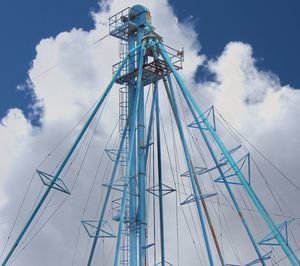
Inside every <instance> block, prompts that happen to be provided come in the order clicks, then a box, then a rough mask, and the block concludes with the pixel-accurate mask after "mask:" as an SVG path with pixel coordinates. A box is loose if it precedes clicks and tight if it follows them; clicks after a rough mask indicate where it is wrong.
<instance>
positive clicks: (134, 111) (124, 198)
mask: <svg viewBox="0 0 300 266" xmlns="http://www.w3.org/2000/svg"><path fill="white" fill-rule="evenodd" d="M144 46H145V44H144V43H142V45H141V46H140V47H141V49H140V54H139V56H140V59H141V60H139V66H138V80H137V87H136V88H137V90H136V95H135V99H134V105H133V108H132V115H131V117H130V121H129V126H130V128H135V127H136V116H137V112H138V106H139V98H140V91H141V86H142V74H143V60H142V59H143V57H144ZM134 136H135V135H134V134H132V135H130V139H129V144H130V145H129V150H128V158H127V167H126V174H125V177H124V190H123V195H122V203H121V211H120V221H119V226H118V234H117V243H116V250H115V258H114V266H117V265H118V263H119V257H120V245H121V238H122V228H123V223H124V216H125V207H126V201H127V190H128V179H129V176H130V168H131V160H132V155H133V152H134V149H133V148H134V147H133V139H134Z"/></svg>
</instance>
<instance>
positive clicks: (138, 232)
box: [2, 5, 300, 266]
mask: <svg viewBox="0 0 300 266" xmlns="http://www.w3.org/2000/svg"><path fill="white" fill-rule="evenodd" d="M109 27H110V35H111V36H114V37H116V38H118V39H120V41H121V47H122V52H121V61H120V62H119V63H117V64H115V65H114V66H113V78H112V80H111V82H110V83H109V85H108V86H107V88H106V89H105V91H104V93H103V95H102V97H101V98H100V100H99V101H98V103H97V105H96V106H95V109H94V110H93V112H92V114H91V115H90V117H89V119H88V120H87V122H86V124H85V125H84V126H83V128H82V130H81V132H80V134H79V136H78V137H77V139H76V141H75V142H74V144H73V146H72V147H71V149H70V150H69V152H68V153H67V155H66V157H65V158H64V160H63V162H62V164H61V165H60V167H59V168H58V169H57V171H56V173H55V174H54V175H50V174H47V173H45V172H42V171H40V170H38V174H39V176H40V177H41V179H42V181H43V183H44V184H45V185H46V186H48V188H47V190H46V191H45V193H44V194H43V196H42V197H41V199H40V201H39V202H38V204H37V205H36V207H35V209H34V210H33V212H32V213H31V216H30V217H29V219H28V221H27V223H26V224H25V226H24V228H23V230H22V231H21V232H20V234H19V235H18V237H17V239H16V240H15V242H14V244H13V245H12V247H11V249H10V251H9V252H8V254H7V256H6V257H5V259H4V261H3V262H2V265H3V266H4V265H7V263H8V262H9V260H10V258H11V256H12V255H13V253H14V251H15V249H16V248H17V247H18V245H19V243H20V241H21V240H22V238H23V237H24V235H25V234H26V232H27V230H28V228H29V227H30V226H31V224H32V222H33V220H34V219H35V217H36V215H37V214H38V213H39V211H40V208H41V206H42V205H43V204H44V202H45V200H46V198H47V196H48V195H49V192H50V191H51V190H52V189H57V190H59V191H61V192H64V193H70V192H69V190H68V189H67V187H66V186H65V184H64V182H63V180H62V179H61V173H62V171H63V169H64V167H65V166H66V164H67V162H68V161H69V159H70V157H71V156H72V154H73V152H74V151H75V150H76V148H77V146H78V144H79V143H80V141H81V139H82V137H83V136H84V134H85V133H86V130H87V129H88V128H89V126H90V124H91V122H92V121H93V119H94V118H95V116H96V114H97V112H98V110H99V108H100V107H101V105H102V103H103V102H104V100H105V98H106V96H107V94H108V93H109V91H110V90H111V89H112V87H113V85H114V84H115V83H116V84H119V85H120V89H119V90H120V91H119V92H120V104H119V110H120V121H122V123H120V129H119V132H120V141H119V147H118V149H107V150H106V152H107V154H108V155H109V157H110V158H111V160H112V161H113V164H114V166H113V171H112V174H111V177H110V179H109V182H108V183H106V184H104V186H105V187H106V194H105V197H104V203H103V206H102V208H101V211H100V216H99V219H98V220H97V221H91V220H85V221H82V224H83V226H84V227H85V229H86V230H87V232H88V233H89V236H90V237H91V238H92V240H93V241H92V246H91V250H90V254H89V259H88V261H87V265H94V264H93V262H94V255H95V252H96V247H97V243H98V240H99V238H116V247H115V256H114V265H115V266H117V265H131V266H137V265H139V266H144V265H146V264H147V260H146V254H147V250H148V249H149V248H150V247H151V246H153V245H154V244H155V243H149V242H148V238H147V234H148V220H147V215H146V210H147V199H146V195H147V193H151V194H153V195H155V196H157V198H158V201H159V219H160V223H159V225H160V227H159V232H160V241H159V243H160V254H161V259H160V262H159V263H158V264H161V265H163V266H165V265H166V264H170V263H169V262H167V260H166V254H165V245H166V243H165V242H166V241H165V236H164V213H165V209H164V200H163V199H164V196H165V195H167V194H169V193H172V192H174V191H175V189H173V188H172V187H170V186H167V185H166V184H164V179H163V170H164V169H163V167H162V157H163V153H162V149H161V136H160V135H161V124H160V123H161V122H160V107H161V106H160V101H159V86H158V84H159V82H161V83H162V84H163V85H164V90H165V92H166V94H167V97H168V100H169V103H170V106H171V110H172V112H173V115H174V118H175V122H176V125H177V129H178V132H179V136H180V141H181V144H182V146H183V151H184V158H185V162H186V165H187V169H188V170H187V171H186V172H185V173H184V174H183V176H186V177H188V178H189V179H190V182H191V186H192V194H191V195H190V196H189V197H188V198H187V199H186V200H185V201H183V202H182V203H181V204H182V205H186V204H195V206H196V210H197V216H198V218H199V222H200V224H201V228H200V229H201V234H200V235H201V237H202V239H203V241H204V243H205V247H206V255H207V258H208V261H209V265H211V266H212V265H229V264H226V263H225V262H224V256H223V254H222V251H221V248H220V245H219V241H218V237H217V235H216V232H215V229H214V226H213V223H212V220H211V218H210V215H209V212H208V210H207V205H206V199H207V198H210V197H213V196H215V195H216V193H204V192H203V190H202V188H201V182H200V181H199V178H197V177H198V176H201V175H203V174H205V173H208V172H211V171H213V170H217V171H218V172H219V174H220V176H219V177H218V178H216V179H215V182H219V183H223V184H224V185H225V187H226V190H227V191H228V193H229V196H230V198H231V200H232V202H233V206H234V208H235V210H236V212H237V213H238V215H239V217H240V220H241V222H242V224H243V226H244V228H245V231H246V233H247V235H248V237H249V241H250V243H251V245H252V246H253V249H254V251H255V252H256V254H257V258H256V259H255V260H253V261H252V262H250V263H248V264H247V265H254V264H257V263H260V264H261V265H266V262H265V261H266V260H267V259H269V258H270V254H269V253H267V254H262V251H261V249H260V245H268V244H270V241H271V240H273V241H275V245H278V246H279V247H280V248H281V249H282V251H283V252H284V253H285V254H286V256H287V257H288V259H289V261H290V263H291V265H293V266H297V265H300V264H299V262H300V261H299V258H298V257H297V256H296V254H295V252H294V251H293V249H292V248H291V246H290V245H289V244H288V239H287V237H286V236H285V235H284V234H283V233H282V232H283V231H284V230H286V228H287V226H288V224H289V223H290V222H291V221H288V222H285V223H283V224H280V225H276V224H275V222H274V221H273V220H272V218H271V216H270V215H269V213H268V212H267V210H266V209H265V207H264V206H263V204H262V202H261V201H260V199H259V198H258V196H257V195H256V193H255V191H254V190H253V188H252V187H251V184H250V182H249V181H248V180H247V178H246V177H245V175H244V173H243V171H242V168H243V167H244V166H245V165H246V164H247V163H249V160H250V157H249V154H247V155H245V156H244V157H242V158H241V159H240V160H235V159H234V157H233V153H234V152H235V151H236V150H237V149H238V148H239V147H237V148H235V149H231V150H228V149H227V148H226V146H225V145H224V144H223V142H222V141H221V139H220V137H219V135H218V134H217V130H216V126H215V119H214V109H213V108H211V109H209V110H207V111H203V110H202V109H201V108H200V107H199V105H198V103H197V102H196V101H195V99H194V98H193V96H192V94H191V93H190V91H189V90H188V88H187V87H186V85H185V83H184V82H183V80H182V78H181V77H180V75H179V73H178V71H179V70H180V69H181V68H182V62H183V51H177V50H175V49H173V48H171V47H169V46H166V45H165V44H164V43H163V38H162V37H161V36H159V35H158V34H157V33H155V31H154V27H153V25H152V22H151V15H150V12H149V10H148V9H147V8H145V7H144V6H141V5H135V6H133V7H131V8H126V9H124V10H122V11H121V12H119V13H117V14H115V15H114V16H112V17H111V18H110V19H109ZM172 76H173V77H174V78H175V80H176V82H177V83H178V86H179V88H180V91H181V94H182V98H183V100H184V101H185V103H186V104H187V106H188V108H189V111H190V113H191V114H192V116H193V118H194V122H192V123H191V124H190V125H189V127H190V128H195V129H196V130H198V131H199V133H200V135H201V136H202V137H203V139H204V141H205V143H206V145H207V148H208V150H209V152H210V154H211V158H212V160H213V162H214V164H215V165H214V166H213V167H211V168H198V167H195V166H194V163H193V160H192V157H191V153H190V150H189V147H188V144H187V139H186V134H185V131H184V127H183V123H182V118H181V114H180V112H179V107H178V103H177V100H178V99H177V98H176V93H175V92H174V91H175V89H174V85H173V82H172V78H171V77H172ZM149 84H152V103H151V110H150V115H149V121H148V123H146V114H145V113H146V110H145V92H144V88H145V86H147V85H149ZM211 117H213V121H212V123H211V122H210V118H211ZM153 128H156V135H155V136H154V135H153ZM154 139H155V141H154ZM212 141H214V142H215V143H216V145H217V146H218V148H219V149H220V150H221V152H222V157H221V159H218V155H217V154H216V152H215V151H214V149H213V148H212V144H211V142H212ZM154 145H155V149H156V152H157V154H156V158H157V163H156V166H157V173H158V175H157V185H154V186H152V187H149V186H148V184H147V180H146V169H147V163H148V157H149V148H150V146H154ZM232 177H235V179H234V181H232ZM234 185H240V186H242V187H243V189H244V191H245V192H246V193H247V194H248V196H249V197H250V198H251V200H252V202H253V204H254V205H255V206H256V208H257V210H258V211H259V213H260V214H261V216H262V218H263V220H264V221H265V223H266V225H267V226H268V227H269V230H270V233H269V234H268V235H267V236H266V237H265V238H264V239H263V240H261V241H257V240H256V239H255V236H254V234H253V233H252V231H251V228H250V226H249V225H248V222H247V220H246V217H245V216H244V215H243V213H242V210H241V207H240V205H239V203H238V200H237V198H236V195H235V193H234V190H233V189H232V186H234ZM112 191H118V193H119V194H117V195H118V197H117V198H114V199H113V198H112ZM111 202H112V211H113V216H112V220H113V221H115V222H117V224H118V229H117V233H116V234H114V233H113V230H112V226H111V221H108V220H107V219H106V218H105V215H106V213H107V210H108V208H109V206H110V203H111ZM89 228H92V229H93V233H90V232H91V231H90V230H89ZM271 244H272V245H274V243H271Z"/></svg>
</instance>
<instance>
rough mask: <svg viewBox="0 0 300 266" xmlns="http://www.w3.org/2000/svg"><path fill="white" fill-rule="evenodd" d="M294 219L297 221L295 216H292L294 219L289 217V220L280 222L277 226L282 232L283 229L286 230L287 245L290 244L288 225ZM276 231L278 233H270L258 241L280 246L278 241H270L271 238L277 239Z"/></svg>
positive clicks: (263, 243) (261, 243)
mask: <svg viewBox="0 0 300 266" xmlns="http://www.w3.org/2000/svg"><path fill="white" fill-rule="evenodd" d="M293 221H295V218H292V219H289V220H287V221H284V222H283V223H281V224H279V225H277V226H276V227H277V228H278V230H279V231H280V232H281V231H283V230H284V231H285V242H286V243H287V245H288V244H289V241H288V229H287V227H288V225H289V224H290V223H292V222H293ZM274 233H276V232H271V233H269V234H268V235H266V236H265V237H264V238H263V239H262V240H260V241H259V242H258V243H259V244H260V245H266V246H278V245H279V244H278V243H271V242H270V241H271V240H273V239H275V237H274Z"/></svg>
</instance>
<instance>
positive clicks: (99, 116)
mask: <svg viewBox="0 0 300 266" xmlns="http://www.w3.org/2000/svg"><path fill="white" fill-rule="evenodd" d="M106 100H107V98H106V99H105V102H104V104H103V108H102V110H101V112H100V113H99V115H98V119H97V120H96V119H95V120H94V121H93V122H92V125H91V127H90V128H89V130H88V132H87V133H86V135H85V137H84V140H83V141H82V142H81V145H80V147H79V149H78V150H77V153H76V155H75V156H74V158H73V160H72V161H71V163H70V164H69V166H68V168H67V170H66V172H65V174H64V176H65V175H66V174H67V172H68V170H69V169H70V167H71V166H72V164H73V162H74V161H75V159H76V157H77V155H78V154H79V152H80V150H81V148H82V147H83V145H84V143H85V141H86V139H87V137H88V135H89V131H90V129H91V128H92V127H93V126H94V124H96V126H95V128H94V131H93V134H92V137H91V139H90V142H89V144H88V147H87V150H86V153H85V155H84V158H83V161H82V163H81V165H80V169H79V171H78V173H77V175H76V178H75V181H74V183H73V185H72V188H71V192H72V191H73V189H74V186H75V184H76V182H77V179H78V176H79V173H80V170H81V168H82V166H83V162H84V160H85V158H86V155H87V152H88V150H89V148H90V144H91V141H92V140H93V136H94V134H95V132H96V129H97V126H98V124H99V121H100V118H101V117H102V113H103V110H104V106H105V104H106ZM92 107H93V106H92ZM92 107H91V108H92ZM91 108H90V110H91ZM90 110H89V111H88V112H87V113H89V112H90ZM85 116H86V115H85ZM85 116H84V117H85ZM82 120H83V118H82V119H81V120H80V122H81V121H82ZM96 121H97V122H96ZM77 125H78V124H77ZM77 125H76V126H77ZM76 126H75V127H74V128H73V129H75V128H76ZM68 134H70V133H68ZM56 147H58V146H57V145H56ZM55 192H56V191H54V193H53V194H52V195H51V197H50V200H49V201H48V202H47V204H46V206H45V208H44V209H43V211H42V212H41V214H40V215H39V217H38V219H37V220H36V221H35V223H34V225H33V226H32V228H31V230H30V232H29V233H28V234H27V236H26V238H25V239H24V240H23V241H22V246H23V248H22V250H24V249H25V248H26V247H27V246H28V245H29V244H30V243H31V242H32V240H33V239H34V238H35V237H36V236H37V234H38V233H39V232H40V231H41V230H42V228H43V227H44V226H45V225H46V224H47V223H48V221H49V220H50V219H51V217H53V216H54V215H55V213H56V212H57V211H58V209H59V208H60V207H61V206H62V205H63V203H64V202H65V201H66V199H67V198H68V196H66V198H65V199H64V200H63V202H62V203H61V204H60V205H59V206H58V207H57V208H56V209H55V211H54V212H53V213H52V214H51V215H50V216H49V217H48V219H47V220H46V221H45V222H44V223H43V224H42V226H41V227H40V228H39V229H38V231H37V232H36V233H35V234H34V235H33V236H32V237H31V238H30V240H29V241H28V242H27V243H26V244H24V243H25V241H26V240H27V239H28V237H29V236H30V234H31V232H32V231H33V229H34V228H35V225H36V224H37V223H38V222H39V220H40V218H41V217H42V215H43V213H44V212H45V210H46V209H47V207H48V205H49V203H50V201H51V200H52V198H53V196H54V195H55ZM22 250H20V252H19V253H18V254H16V256H15V258H14V259H13V260H12V261H14V260H15V259H16V258H17V257H18V255H19V254H20V253H21V251H22Z"/></svg>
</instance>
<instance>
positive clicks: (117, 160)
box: [87, 119, 128, 266]
mask: <svg viewBox="0 0 300 266" xmlns="http://www.w3.org/2000/svg"><path fill="white" fill-rule="evenodd" d="M127 130H128V119H127V122H126V125H125V128H124V130H123V133H122V138H121V141H120V145H119V149H118V153H117V156H116V161H115V163H114V168H113V171H112V174H111V177H110V180H109V183H108V184H109V185H108V189H107V192H106V195H105V199H104V202H103V207H102V210H101V214H100V217H99V222H98V225H97V229H96V233H95V238H94V240H93V244H92V248H91V252H90V256H89V260H88V263H87V265H88V266H91V265H92V261H93V257H94V253H95V250H96V246H97V241H98V236H99V233H100V229H101V225H102V222H103V218H104V214H105V211H106V208H107V205H108V200H109V197H110V193H111V190H112V185H113V182H114V179H115V176H116V173H117V169H118V166H119V159H120V157H121V153H122V149H123V146H124V142H125V140H126V135H127Z"/></svg>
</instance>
